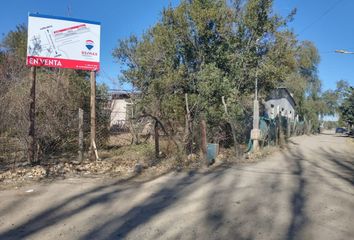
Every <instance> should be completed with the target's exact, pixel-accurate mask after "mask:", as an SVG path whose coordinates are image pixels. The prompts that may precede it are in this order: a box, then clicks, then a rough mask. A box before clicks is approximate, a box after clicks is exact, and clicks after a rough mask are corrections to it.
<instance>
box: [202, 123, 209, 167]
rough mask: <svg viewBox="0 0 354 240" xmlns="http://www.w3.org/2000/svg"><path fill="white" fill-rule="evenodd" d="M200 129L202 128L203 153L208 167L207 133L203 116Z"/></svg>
mask: <svg viewBox="0 0 354 240" xmlns="http://www.w3.org/2000/svg"><path fill="white" fill-rule="evenodd" d="M200 127H201V133H202V136H201V138H202V153H203V158H204V160H205V163H206V165H207V166H209V162H208V159H207V133H206V122H205V118H204V116H202V119H201V122H200Z"/></svg>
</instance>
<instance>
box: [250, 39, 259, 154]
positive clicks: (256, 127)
mask: <svg viewBox="0 0 354 240" xmlns="http://www.w3.org/2000/svg"><path fill="white" fill-rule="evenodd" d="M258 41H259V39H257V40H256V52H257V53H258ZM260 136H261V131H260V130H259V102H258V59H257V65H256V79H255V92H254V100H253V129H252V130H251V140H253V148H252V149H253V152H257V151H258V150H259V139H260Z"/></svg>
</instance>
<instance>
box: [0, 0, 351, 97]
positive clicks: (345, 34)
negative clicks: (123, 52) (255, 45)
mask: <svg viewBox="0 0 354 240" xmlns="http://www.w3.org/2000/svg"><path fill="white" fill-rule="evenodd" d="M170 2H171V4H172V5H173V6H176V5H177V4H178V3H179V0H171V1H170V0H101V1H93V0H86V1H82V0H76V1H75V0H61V1H48V0H46V1H45V0H12V1H4V3H2V9H1V10H2V14H1V15H0V33H1V34H6V33H7V32H8V31H10V30H13V29H14V28H15V26H16V25H17V24H20V23H26V24H27V15H28V12H32V13H37V12H38V13H42V14H49V15H54V16H70V17H73V18H81V19H87V20H94V21H99V22H101V24H102V29H101V72H100V74H99V77H98V81H99V82H105V83H107V84H108V85H109V86H110V87H111V88H119V87H123V88H126V86H119V85H115V84H114V83H113V81H112V80H114V79H115V80H116V79H117V77H118V76H119V74H120V66H119V65H118V64H117V63H115V62H114V59H113V58H112V55H111V53H112V50H113V48H114V47H115V46H116V44H117V41H118V39H123V38H127V37H128V36H129V35H130V34H132V33H133V34H136V35H138V36H139V35H141V34H142V33H143V32H144V31H145V30H146V29H147V28H149V27H150V26H152V25H154V23H156V21H158V19H159V18H160V16H161V10H162V9H163V7H164V6H168V4H169V3H170ZM274 2H275V4H274V10H275V12H277V13H279V14H281V15H283V16H285V15H287V14H288V13H289V12H290V11H291V9H293V8H294V7H296V8H297V10H298V11H297V15H296V16H295V19H294V21H293V22H292V23H290V25H289V26H290V27H291V28H292V29H293V30H294V32H295V33H296V34H297V35H298V38H299V39H300V40H310V41H313V42H314V43H315V44H316V46H317V48H318V50H319V53H320V55H321V63H320V65H319V76H320V78H321V80H322V83H323V90H326V89H329V88H332V89H334V88H335V82H336V81H338V80H340V79H344V80H347V81H348V82H349V83H350V84H351V85H354V55H344V54H338V53H334V50H336V49H345V50H349V51H354V25H353V23H354V14H353V9H354V1H352V0H317V1H314V0H312V1H310V0H275V1H274ZM115 82H117V81H115Z"/></svg>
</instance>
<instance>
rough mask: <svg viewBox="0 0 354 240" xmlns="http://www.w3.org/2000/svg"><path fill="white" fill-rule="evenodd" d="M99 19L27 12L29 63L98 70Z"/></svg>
mask: <svg viewBox="0 0 354 240" xmlns="http://www.w3.org/2000/svg"><path fill="white" fill-rule="evenodd" d="M100 32H101V25H100V23H98V22H92V21H86V20H80V19H73V18H64V17H53V16H48V15H43V14H29V15H28V40H27V65H30V66H45V67H55V68H72V69H81V70H93V71H98V70H99V68H100Z"/></svg>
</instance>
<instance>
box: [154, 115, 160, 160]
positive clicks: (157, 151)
mask: <svg viewBox="0 0 354 240" xmlns="http://www.w3.org/2000/svg"><path fill="white" fill-rule="evenodd" d="M158 125H159V123H158V122H157V121H155V125H154V136H155V157H156V158H158V157H159V156H160V140H159V128H158Z"/></svg>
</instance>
